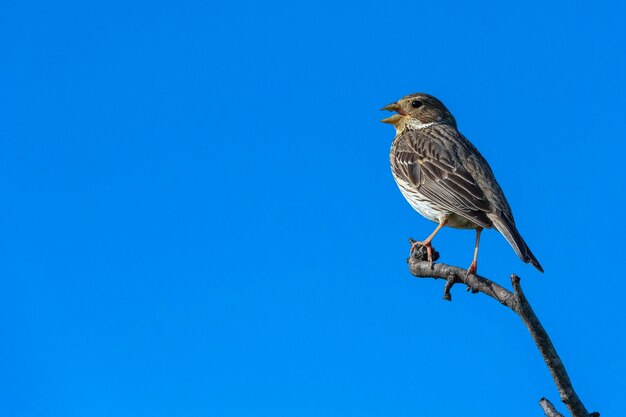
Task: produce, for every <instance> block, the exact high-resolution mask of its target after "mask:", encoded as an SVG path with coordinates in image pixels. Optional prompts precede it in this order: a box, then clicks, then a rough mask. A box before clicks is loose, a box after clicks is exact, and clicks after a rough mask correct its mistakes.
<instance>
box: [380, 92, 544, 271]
mask: <svg viewBox="0 0 626 417" xmlns="http://www.w3.org/2000/svg"><path fill="white" fill-rule="evenodd" d="M381 110H388V111H395V112H396V113H395V114H393V115H392V116H391V117H388V118H386V119H384V120H382V122H383V123H389V124H392V125H393V126H394V127H395V129H396V137H395V139H394V140H393V144H392V145H391V152H390V155H389V158H390V160H391V172H392V173H393V177H394V179H395V180H396V183H397V184H398V187H399V188H400V191H401V192H402V194H403V195H404V198H406V199H407V201H408V202H409V204H411V206H412V207H413V208H414V209H415V210H417V212H418V213H420V214H421V215H422V216H424V217H426V218H427V219H429V220H432V221H434V222H436V223H437V224H438V225H437V228H436V229H435V231H434V232H433V233H432V234H431V235H430V236H428V237H427V238H426V239H425V240H424V241H421V242H415V243H413V245H412V246H411V253H413V251H414V250H415V248H416V247H418V246H423V247H425V248H426V249H427V252H428V260H429V261H430V262H431V263H432V246H431V241H432V239H433V238H434V237H435V235H436V234H437V232H438V231H439V230H440V229H441V228H442V227H443V226H450V227H455V228H460V229H475V230H476V245H475V247H474V260H473V261H472V263H471V265H470V267H469V268H468V270H467V274H468V275H469V274H475V273H476V270H477V259H478V244H479V242H480V233H481V232H482V230H483V228H496V229H497V230H498V231H499V232H500V233H501V234H502V235H503V236H504V237H505V239H506V240H507V241H508V242H509V244H510V245H511V246H512V247H513V249H514V250H515V253H516V254H517V256H519V257H520V259H521V260H522V261H524V262H527V263H531V264H532V265H534V266H535V268H537V269H538V270H539V271H541V272H543V268H541V265H539V262H538V261H537V258H535V256H534V255H533V253H532V252H531V251H530V248H529V247H528V245H527V244H526V242H524V239H522V236H521V235H520V233H519V232H518V231H517V228H516V227H515V220H513V213H512V212H511V207H510V206H509V203H508V202H507V200H506V197H505V196H504V193H503V192H502V189H501V188H500V185H499V184H498V182H497V181H496V178H495V177H494V175H493V172H492V171H491V168H490V167H489V164H488V163H487V161H486V160H485V158H483V156H482V155H481V154H480V152H478V149H476V148H475V147H474V145H472V144H471V143H470V142H469V141H468V140H467V139H466V138H465V136H463V135H462V134H461V133H460V132H459V131H458V130H457V126H456V120H455V119H454V117H453V116H452V114H451V113H450V112H449V111H448V109H447V108H446V106H444V105H443V103H442V102H441V101H439V100H438V99H436V98H435V97H433V96H431V95H428V94H424V93H417V94H411V95H408V96H406V97H403V98H402V99H400V100H398V101H396V102H395V103H391V104H388V105H386V106H385V107H383V108H382V109H381Z"/></svg>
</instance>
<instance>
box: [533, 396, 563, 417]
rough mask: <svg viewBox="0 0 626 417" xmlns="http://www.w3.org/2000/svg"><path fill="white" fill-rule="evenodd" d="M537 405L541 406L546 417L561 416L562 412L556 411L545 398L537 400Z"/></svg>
mask: <svg viewBox="0 0 626 417" xmlns="http://www.w3.org/2000/svg"><path fill="white" fill-rule="evenodd" d="M539 405H540V406H541V408H543V413H544V414H545V415H546V417H563V414H561V413H559V412H558V411H556V409H555V408H554V406H553V405H552V403H551V402H550V401H549V400H548V399H547V398H545V397H544V398H542V399H540V400H539Z"/></svg>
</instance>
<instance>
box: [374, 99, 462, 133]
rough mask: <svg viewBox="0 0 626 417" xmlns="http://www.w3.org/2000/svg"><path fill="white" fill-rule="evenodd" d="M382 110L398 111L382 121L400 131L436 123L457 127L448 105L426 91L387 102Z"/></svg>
mask: <svg viewBox="0 0 626 417" xmlns="http://www.w3.org/2000/svg"><path fill="white" fill-rule="evenodd" d="M381 110H388V111H395V112H396V113H395V114H393V115H392V116H390V117H387V118H386V119H383V120H381V122H383V123H389V124H392V125H393V126H394V127H395V128H396V132H398V133H399V132H402V131H404V130H405V129H412V130H417V129H421V128H424V127H426V126H430V125H432V124H435V123H441V124H449V125H451V126H454V127H456V120H454V116H452V113H450V112H449V111H448V109H447V108H446V106H444V105H443V103H442V102H441V101H439V100H438V99H437V98H435V97H433V96H431V95H429V94H425V93H416V94H410V95H408V96H405V97H403V98H401V99H400V100H398V101H396V102H394V103H391V104H387V105H386V106H385V107H383V108H382V109H381Z"/></svg>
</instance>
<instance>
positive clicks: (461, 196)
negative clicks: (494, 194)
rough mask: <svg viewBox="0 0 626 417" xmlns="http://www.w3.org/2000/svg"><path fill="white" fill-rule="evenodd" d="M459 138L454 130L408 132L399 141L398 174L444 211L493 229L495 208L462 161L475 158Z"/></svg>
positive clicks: (441, 128)
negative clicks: (490, 214)
mask: <svg viewBox="0 0 626 417" xmlns="http://www.w3.org/2000/svg"><path fill="white" fill-rule="evenodd" d="M459 137H460V134H459V133H458V131H457V130H456V129H454V128H453V127H452V126H437V127H436V128H428V129H421V130H406V131H405V132H404V133H402V134H401V135H400V136H399V137H398V138H396V149H395V152H394V153H393V155H394V159H395V160H394V161H393V162H394V165H395V167H396V172H397V173H398V174H399V175H402V176H403V177H404V179H405V180H407V181H409V182H410V183H411V184H413V185H414V186H415V187H416V189H417V190H418V192H419V193H420V194H422V195H423V196H424V197H425V198H427V199H428V200H430V201H432V202H433V203H435V204H437V205H439V206H440V207H441V208H442V209H444V210H447V211H449V212H451V213H454V214H457V215H460V216H463V217H465V218H467V219H468V220H471V221H472V222H474V223H476V224H477V225H479V226H482V227H492V222H491V220H490V219H489V217H488V216H487V213H489V212H490V211H491V204H490V202H489V200H488V198H487V196H486V195H485V193H484V192H483V190H482V189H481V187H480V183H479V182H478V181H476V179H475V178H474V176H473V175H472V173H471V172H469V171H468V169H467V168H466V167H465V164H464V162H463V159H462V158H471V157H472V155H469V154H468V152H467V148H466V147H465V146H464V142H462V141H460V140H459Z"/></svg>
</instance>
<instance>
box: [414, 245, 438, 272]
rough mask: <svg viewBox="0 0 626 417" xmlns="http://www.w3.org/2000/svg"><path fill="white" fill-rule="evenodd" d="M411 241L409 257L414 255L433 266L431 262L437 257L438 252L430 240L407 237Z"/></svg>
mask: <svg viewBox="0 0 626 417" xmlns="http://www.w3.org/2000/svg"><path fill="white" fill-rule="evenodd" d="M409 242H410V243H411V251H410V252H409V257H412V256H414V257H416V258H417V259H418V260H420V261H421V262H424V261H428V264H429V265H430V267H432V266H433V262H434V261H436V260H437V259H439V252H437V251H436V250H435V249H434V248H433V246H432V243H431V242H420V241H417V240H414V239H409Z"/></svg>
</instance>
